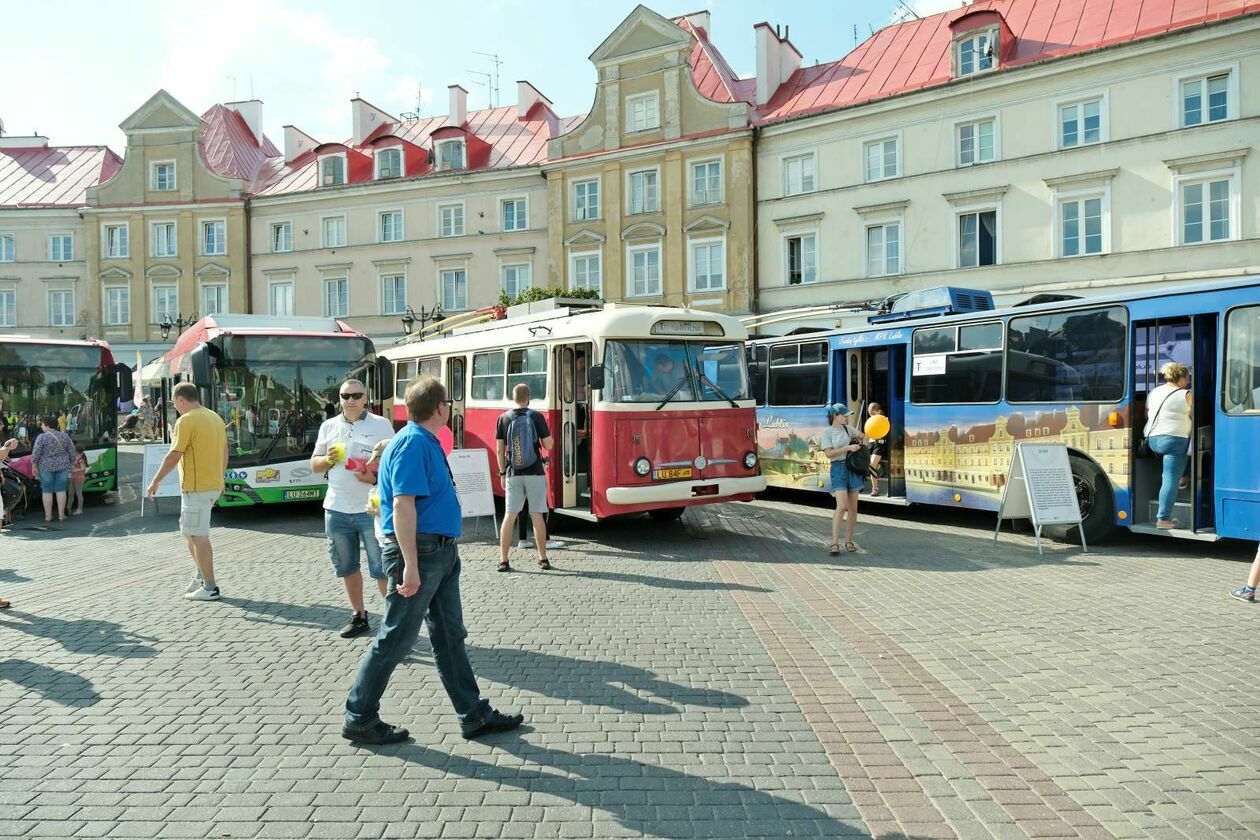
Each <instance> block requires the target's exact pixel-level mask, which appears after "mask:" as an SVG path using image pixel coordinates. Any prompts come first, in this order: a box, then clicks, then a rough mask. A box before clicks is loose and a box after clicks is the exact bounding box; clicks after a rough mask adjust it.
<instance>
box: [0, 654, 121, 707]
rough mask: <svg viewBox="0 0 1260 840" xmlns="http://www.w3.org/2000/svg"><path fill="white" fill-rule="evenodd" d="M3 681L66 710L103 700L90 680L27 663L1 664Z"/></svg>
mask: <svg viewBox="0 0 1260 840" xmlns="http://www.w3.org/2000/svg"><path fill="white" fill-rule="evenodd" d="M4 680H7V681H9V682H11V683H14V684H15V685H20V686H21V687H22V688H25V689H27V690H28V691H34V692H37V693H39V694H40V695H42V696H43V697H44V699H46V700H52V701H53V702H54V703H60V704H61V705H63V706H76V707H83V706H91V705H94V704H95V703H98V702H100V699H101V695H99V694H97V693H96V689H95V688H94V687H93V686H92V682H91V680H89V679H87V678H86V677H81V676H79V675H78V674H75V673H72V672H70V671H61V670H59V669H57V668H52V667H49V666H48V665H41V664H39V663H38V662H31V661H29V660H26V659H6V660H4V661H3V662H0V681H4Z"/></svg>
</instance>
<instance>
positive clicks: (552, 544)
mask: <svg viewBox="0 0 1260 840" xmlns="http://www.w3.org/2000/svg"><path fill="white" fill-rule="evenodd" d="M547 548H564V540H547Z"/></svg>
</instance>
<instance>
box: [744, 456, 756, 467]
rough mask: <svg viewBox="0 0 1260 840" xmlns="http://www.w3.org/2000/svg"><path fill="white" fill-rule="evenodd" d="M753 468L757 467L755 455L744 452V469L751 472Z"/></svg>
mask: <svg viewBox="0 0 1260 840" xmlns="http://www.w3.org/2000/svg"><path fill="white" fill-rule="evenodd" d="M755 466H757V453H756V452H745V453H744V469H747V470H751V469H752V468H753V467H755Z"/></svg>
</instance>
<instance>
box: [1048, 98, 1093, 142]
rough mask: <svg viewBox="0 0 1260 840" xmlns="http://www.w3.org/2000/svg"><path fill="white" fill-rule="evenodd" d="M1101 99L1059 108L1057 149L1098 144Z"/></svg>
mask: <svg viewBox="0 0 1260 840" xmlns="http://www.w3.org/2000/svg"><path fill="white" fill-rule="evenodd" d="M1102 110H1103V103H1102V99H1101V98H1098V99H1088V100H1086V101H1084V102H1073V103H1072V104H1071V105H1060V106H1059V147H1060V148H1063V149H1070V148H1072V147H1073V146H1086V145H1089V144H1090V143H1098V142H1100V141H1101V140H1102V139H1103V136H1102Z"/></svg>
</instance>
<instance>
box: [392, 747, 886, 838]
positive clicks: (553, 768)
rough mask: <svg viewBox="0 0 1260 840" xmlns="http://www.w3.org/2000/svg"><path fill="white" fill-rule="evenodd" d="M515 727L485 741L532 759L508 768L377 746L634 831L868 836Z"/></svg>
mask: <svg viewBox="0 0 1260 840" xmlns="http://www.w3.org/2000/svg"><path fill="white" fill-rule="evenodd" d="M528 731H529V729H528V727H527V728H526V729H525V730H521V731H518V732H514V733H509V734H505V735H502V736H497V737H493V738H489V739H486V743H487V744H490V745H492V746H494V747H496V748H498V749H501V750H503V751H504V752H507V753H510V754H511V755H514V756H516V757H517V758H519V759H521V760H522V761H525V762H528V763H529V764H528V765H526V766H524V767H517V766H502V765H499V764H495V763H491V762H490V761H479V760H477V759H475V758H470V757H468V756H463V755H453V754H451V753H447V752H442V751H440V750H435V749H431V748H429V747H425V746H421V745H420V744H416V743H412V742H409V743H404V744H401V745H397V746H390V747H379V748H373V751H374V752H379V753H380V754H381V755H384V756H397V757H398V758H400V759H402V760H403V761H406V762H408V763H410V764H415V765H418V766H421V767H428V768H430V769H432V770H436V771H439V772H441V773H447V774H451V775H454V776H462V777H463V778H466V779H476V780H478V781H481V782H490V783H492V784H497V785H499V786H500V787H501V788H505V789H506V788H516V789H518V790H522V791H527V792H529V793H538V794H549V795H551V796H556V797H560V798H563V799H567V800H569V801H570V802H572V803H574V804H575V805H580V806H583V807H586V808H590V809H591V810H592V811H594V812H595V814H596V816H597V818H598V815H600V814H609V815H611V816H612V818H613V819H615V820H616V821H617V822H619V823H621V825H623V826H624V827H625V828H627V829H628V830H630V831H631V832H633V833H634V835H635V836H649V837H661V838H669V840H674V838H678V839H679V840H682V838H693V839H694V838H700V840H729V838H736V837H789V836H794V837H862V836H867V837H869V836H870V835H869V833H867V832H865V831H864V826H861V825H860V824H853V823H846V822H844V821H841V820H838V819H836V818H834V817H832V816H830V815H829V814H827V813H826V812H825V811H822V810H820V809H818V808H816V807H814V806H811V805H806V804H803V803H800V802H794V801H792V800H790V799H787V798H786V797H782V796H776V795H774V794H772V793H767V792H765V791H760V790H756V789H755V788H751V787H748V786H747V785H743V784H739V783H738V782H719V781H713V780H711V779H706V778H703V777H701V776H693V775H690V774H688V773H683V772H681V771H678V770H670V769H667V768H664V767H660V766H657V765H654V764H648V763H646V762H641V761H635V760H633V759H629V758H621V757H619V756H615V755H608V754H597V755H591V754H582V753H570V752H564V751H563V750H554V749H550V748H547V747H543V746H539V745H537V744H531V743H529V742H528V741H525V740H524V739H523V738H522V737H521V734H522V732H528Z"/></svg>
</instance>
